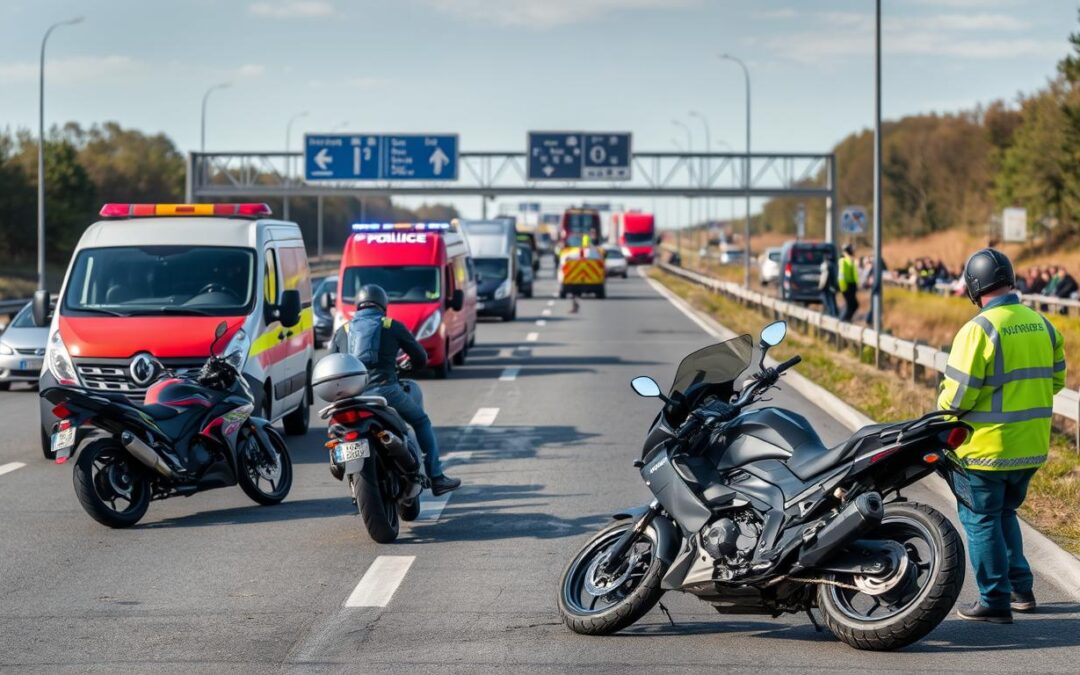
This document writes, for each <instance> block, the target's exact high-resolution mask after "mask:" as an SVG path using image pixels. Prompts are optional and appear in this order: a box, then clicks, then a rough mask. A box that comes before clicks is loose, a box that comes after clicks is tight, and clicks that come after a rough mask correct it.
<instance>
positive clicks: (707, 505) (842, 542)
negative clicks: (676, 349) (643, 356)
mask: <svg viewBox="0 0 1080 675" xmlns="http://www.w3.org/2000/svg"><path fill="white" fill-rule="evenodd" d="M785 333H786V325H785V324H784V323H783V322H776V323H774V324H770V325H769V326H767V327H766V328H765V329H764V330H763V331H762V333H761V341H760V347H761V351H762V355H761V364H760V370H759V372H758V373H757V374H756V375H753V376H752V377H751V378H750V379H749V380H747V381H746V382H745V383H744V385H743V387H742V390H741V392H740V393H739V394H738V395H736V394H735V392H734V382H735V380H736V379H737V377H738V375H739V374H740V373H741V372H743V371H744V370H745V369H746V368H747V367H748V366H749V365H750V363H751V357H752V354H753V341H752V340H751V338H750V336H749V335H744V336H742V337H738V338H734V339H732V340H728V341H727V342H723V343H720V344H716V345H712V346H710V347H706V348H704V349H701V350H699V351H697V352H694V353H693V354H691V355H689V356H687V357H686V358H685V359H684V360H683V362H682V363H681V364H680V365H679V368H678V371H677V372H676V375H675V381H674V384H673V385H672V388H671V391H670V393H669V394H668V395H667V396H665V395H663V394H662V393H661V390H660V388H659V386H657V384H656V382H654V381H653V380H652V379H651V378H648V377H638V378H635V379H634V381H633V388H634V390H635V391H636V392H637V393H638V394H640V395H642V396H650V397H658V398H660V399H661V401H663V403H664V408H663V410H662V411H661V412H660V414H659V415H658V416H657V417H656V420H655V421H654V422H653V424H652V426H651V428H650V429H649V432H648V435H647V438H646V441H645V447H644V450H643V453H642V457H641V459H640V460H639V461H637V462H635V466H636V467H638V468H639V469H640V472H641V477H642V478H643V479H644V480H645V484H646V485H647V486H648V487H649V489H650V490H651V491H652V493H653V494H654V495H655V499H654V500H653V502H652V503H651V504H649V505H647V506H643V507H639V508H635V509H630V510H627V511H624V512H623V513H619V514H616V515H615V519H616V522H615V523H613V524H611V525H610V526H609V527H607V528H605V529H603V530H602V531H601V532H599V533H598V534H597V535H596V536H594V537H593V538H592V539H590V540H589V542H588V543H586V544H585V546H584V547H583V548H582V549H581V550H580V551H579V552H578V553H577V555H576V556H574V558H573V560H572V561H571V562H570V564H569V565H568V566H567V568H566V570H565V572H564V573H563V576H562V581H561V587H560V589H559V609H560V612H561V614H562V617H563V620H564V621H565V623H566V625H567V626H569V627H570V629H571V630H573V631H574V632H576V633H582V634H586V635H606V634H609V633H614V632H616V631H618V630H621V629H623V628H625V627H627V626H629V625H631V624H633V623H634V622H635V621H637V620H638V619H640V618H641V617H642V616H644V615H645V613H646V612H648V611H649V610H650V609H651V608H652V607H653V606H654V605H655V604H656V603H657V602H658V601H659V600H660V597H661V596H662V595H663V594H664V592H665V591H669V590H676V591H683V592H686V593H691V594H693V595H696V596H698V597H699V598H701V599H702V600H704V601H705V602H708V603H710V604H712V605H713V606H714V607H716V609H717V611H718V612H720V613H721V614H767V615H771V616H779V615H780V614H782V613H785V612H806V613H807V615H808V616H809V618H810V620H811V622H813V623H814V626H815V628H816V627H817V622H816V619H815V618H814V614H813V612H812V609H813V608H815V607H816V608H818V609H819V610H820V613H821V615H822V616H823V617H824V621H825V625H826V626H827V627H828V628H829V629H830V630H831V631H832V632H833V633H834V634H835V635H836V636H837V637H838V638H840V640H842V641H843V642H845V643H847V644H848V645H851V646H853V647H856V648H858V649H873V650H889V649H897V648H900V647H904V646H906V645H909V644H911V643H913V642H915V641H916V640H919V639H920V638H922V637H923V636H925V635H926V634H927V633H929V632H930V631H931V630H932V629H933V628H934V627H935V626H937V625H938V624H939V623H940V622H941V621H942V620H943V619H944V618H945V616H946V615H947V614H948V613H949V611H950V609H951V608H952V606H953V604H954V603H955V601H956V598H957V595H958V594H959V592H960V588H961V586H962V584H963V580H964V552H963V543H962V542H961V539H960V536H959V535H958V534H957V532H956V529H955V528H954V527H953V526H952V524H951V523H950V522H949V521H948V520H947V519H946V518H945V517H944V516H943V515H942V514H941V513H939V512H938V511H936V510H934V509H932V508H930V507H929V506H926V505H923V504H917V503H914V502H909V501H906V500H904V499H903V498H902V497H901V495H900V491H901V489H903V488H905V487H907V486H908V485H911V484H912V483H914V482H916V481H918V480H919V479H921V478H923V477H924V476H927V475H928V474H930V473H932V472H933V471H935V470H937V471H939V472H941V473H942V475H943V476H945V478H946V479H947V480H948V481H949V482H950V484H951V486H952V488H953V491H954V492H955V493H956V495H957V497H958V498H959V499H961V500H962V501H964V502H965V503H968V501H969V499H970V492H969V486H968V482H967V475H966V473H965V472H964V470H963V468H962V467H961V466H960V463H959V461H958V459H957V458H956V456H955V454H954V453H953V450H955V449H956V448H957V447H959V446H960V445H961V444H962V443H963V442H964V441H965V440H966V439H967V437H968V434H969V433H970V431H971V427H970V426H968V425H967V424H965V423H963V422H960V421H957V420H955V419H954V418H951V417H949V416H947V415H946V414H944V413H930V414H928V415H925V416H923V417H921V418H919V419H917V420H912V421H909V422H903V423H898V424H875V425H872V426H868V427H865V428H863V429H861V430H859V431H858V432H856V433H855V435H854V436H852V437H851V438H850V439H848V440H847V441H845V442H843V443H841V444H840V445H837V446H836V447H833V448H827V447H825V446H824V445H823V444H822V442H821V439H820V438H819V437H818V435H817V433H816V432H815V431H814V429H813V428H812V427H811V425H810V424H809V422H807V420H806V419H805V418H803V417H802V416H801V415H799V414H797V413H795V412H792V411H790V410H785V409H782V408H777V407H763V408H757V409H752V410H751V409H749V407H750V405H751V404H753V403H755V402H758V401H760V400H762V397H763V396H764V395H765V393H766V392H767V391H768V390H769V389H770V388H771V387H773V386H776V384H777V383H778V381H779V378H780V375H781V374H782V373H783V372H784V371H786V370H788V369H789V368H791V367H793V366H795V365H796V364H798V363H799V361H800V360H801V359H800V357H798V356H796V357H794V358H792V359H790V360H788V361H786V362H784V363H782V364H780V365H778V366H776V367H775V368H770V367H766V366H765V352H767V351H768V349H769V348H770V347H772V346H775V345H777V344H779V343H780V342H781V341H782V340H783V338H784V335H785Z"/></svg>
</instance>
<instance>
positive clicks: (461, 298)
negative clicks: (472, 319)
mask: <svg viewBox="0 0 1080 675" xmlns="http://www.w3.org/2000/svg"><path fill="white" fill-rule="evenodd" d="M464 307H465V291H463V290H461V289H460V288H457V289H454V292H453V293H452V294H451V295H450V309H452V310H454V311H455V312H460V311H461V310H462V309H464Z"/></svg>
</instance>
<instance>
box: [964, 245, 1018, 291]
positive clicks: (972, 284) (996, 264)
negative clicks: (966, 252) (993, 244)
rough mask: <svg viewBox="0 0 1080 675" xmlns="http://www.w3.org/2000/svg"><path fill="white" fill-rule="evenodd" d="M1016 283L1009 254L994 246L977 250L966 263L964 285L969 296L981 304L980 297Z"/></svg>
mask: <svg viewBox="0 0 1080 675" xmlns="http://www.w3.org/2000/svg"><path fill="white" fill-rule="evenodd" d="M1015 285H1016V274H1015V273H1014V272H1013V266H1012V263H1011V262H1009V258H1008V256H1006V255H1005V254H1004V253H1002V252H1001V251H996V250H994V249H992V248H984V249H982V250H981V251H976V252H975V253H973V254H972V255H971V257H970V258H968V261H967V264H965V265H964V286H965V287H966V289H967V296H968V298H969V299H970V300H971V301H972V302H973V303H975V304H976V305H978V304H979V298H981V297H982V296H983V295H984V294H986V293H988V292H990V291H993V290H995V289H998V288H1012V287H1014V286H1015Z"/></svg>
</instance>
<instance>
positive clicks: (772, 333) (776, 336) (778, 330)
mask: <svg viewBox="0 0 1080 675" xmlns="http://www.w3.org/2000/svg"><path fill="white" fill-rule="evenodd" d="M785 335H787V322H786V321H774V322H773V323H770V324H769V325H768V326H765V327H764V328H762V329H761V344H763V345H765V346H766V347H775V346H776V345H778V344H780V343H781V342H783V341H784V336H785Z"/></svg>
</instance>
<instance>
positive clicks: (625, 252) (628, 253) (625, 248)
mask: <svg viewBox="0 0 1080 675" xmlns="http://www.w3.org/2000/svg"><path fill="white" fill-rule="evenodd" d="M622 254H623V255H624V256H626V257H627V258H629V257H630V249H629V248H627V247H626V246H623V247H622Z"/></svg>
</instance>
